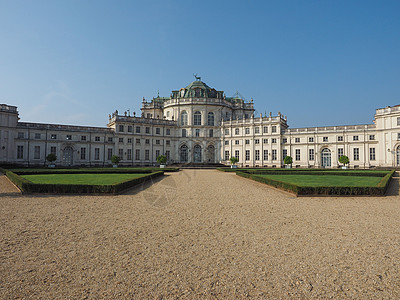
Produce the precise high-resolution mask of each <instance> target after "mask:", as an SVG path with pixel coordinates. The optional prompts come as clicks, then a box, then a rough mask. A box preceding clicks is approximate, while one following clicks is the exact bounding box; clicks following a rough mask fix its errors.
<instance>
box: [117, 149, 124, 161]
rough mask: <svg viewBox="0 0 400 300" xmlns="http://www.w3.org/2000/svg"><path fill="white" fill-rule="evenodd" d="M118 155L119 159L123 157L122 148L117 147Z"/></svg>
mask: <svg viewBox="0 0 400 300" xmlns="http://www.w3.org/2000/svg"><path fill="white" fill-rule="evenodd" d="M118 156H119V158H120V159H121V160H123V159H124V149H118Z"/></svg>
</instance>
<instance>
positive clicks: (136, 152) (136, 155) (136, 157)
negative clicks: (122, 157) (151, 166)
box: [135, 149, 140, 160]
mask: <svg viewBox="0 0 400 300" xmlns="http://www.w3.org/2000/svg"><path fill="white" fill-rule="evenodd" d="M135 159H136V160H140V149H136V151H135Z"/></svg>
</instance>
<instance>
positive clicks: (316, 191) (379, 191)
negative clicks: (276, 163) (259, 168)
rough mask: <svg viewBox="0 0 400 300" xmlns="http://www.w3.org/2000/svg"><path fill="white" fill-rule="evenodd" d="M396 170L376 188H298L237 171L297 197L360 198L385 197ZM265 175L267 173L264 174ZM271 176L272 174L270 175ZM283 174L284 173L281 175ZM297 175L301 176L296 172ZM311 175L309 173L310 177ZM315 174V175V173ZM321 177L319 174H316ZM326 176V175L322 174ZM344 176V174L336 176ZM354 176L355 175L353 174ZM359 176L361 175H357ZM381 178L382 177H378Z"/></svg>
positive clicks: (251, 173) (383, 178) (243, 175)
mask: <svg viewBox="0 0 400 300" xmlns="http://www.w3.org/2000/svg"><path fill="white" fill-rule="evenodd" d="M394 172H395V170H392V171H390V172H388V173H387V174H386V175H385V176H383V177H382V179H381V181H380V182H379V183H378V185H377V186H375V187H330V186H329V187H328V186H327V187H311V186H309V187H304V186H297V185H295V184H291V183H288V182H282V181H278V180H274V179H270V178H265V177H261V176H257V174H260V173H254V172H248V171H237V172H236V174H237V175H239V176H242V177H245V178H250V179H253V180H255V181H258V182H261V183H265V184H268V185H271V186H273V187H276V188H279V189H282V190H285V191H288V192H291V193H294V194H295V195H296V196H305V195H307V196H311V195H331V196H335V195H336V196H339V195H347V196H360V195H369V196H384V195H385V193H386V190H387V188H388V186H389V183H390V180H391V178H392V176H393V174H394ZM329 173H330V175H333V174H332V172H329ZM264 174H265V173H264ZM268 174H271V173H268ZM281 174H282V173H281ZM296 174H298V175H301V174H300V173H298V172H296ZM309 174H310V173H307V175H309ZM313 174H314V173H313ZM316 175H319V174H316ZM322 175H324V174H322ZM335 175H342V174H335ZM353 175H355V174H354V173H353ZM357 176H359V175H357ZM376 177H381V176H376Z"/></svg>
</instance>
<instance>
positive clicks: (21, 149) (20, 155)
mask: <svg viewBox="0 0 400 300" xmlns="http://www.w3.org/2000/svg"><path fill="white" fill-rule="evenodd" d="M23 158H24V146H17V159H23Z"/></svg>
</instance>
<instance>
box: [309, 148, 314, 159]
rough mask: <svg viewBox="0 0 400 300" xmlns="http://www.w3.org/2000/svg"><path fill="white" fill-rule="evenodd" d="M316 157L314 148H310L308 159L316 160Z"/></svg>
mask: <svg viewBox="0 0 400 300" xmlns="http://www.w3.org/2000/svg"><path fill="white" fill-rule="evenodd" d="M314 159H315V154H314V149H308V160H314Z"/></svg>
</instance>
